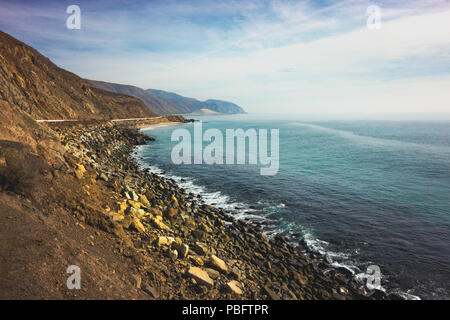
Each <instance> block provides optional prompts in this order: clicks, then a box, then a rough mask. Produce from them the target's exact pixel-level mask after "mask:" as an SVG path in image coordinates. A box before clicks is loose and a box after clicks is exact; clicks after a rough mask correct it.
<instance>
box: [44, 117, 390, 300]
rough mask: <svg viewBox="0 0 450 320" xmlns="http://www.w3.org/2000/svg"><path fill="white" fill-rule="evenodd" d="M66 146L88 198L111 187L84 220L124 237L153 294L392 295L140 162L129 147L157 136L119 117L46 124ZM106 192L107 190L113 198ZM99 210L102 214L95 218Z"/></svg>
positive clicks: (140, 279) (76, 206)
mask: <svg viewBox="0 0 450 320" xmlns="http://www.w3.org/2000/svg"><path fill="white" fill-rule="evenodd" d="M49 126H50V127H51V129H53V130H54V131H55V132H57V134H58V135H59V137H60V139H61V144H62V145H63V146H64V147H65V150H66V152H65V155H64V158H65V161H66V163H67V164H69V166H70V168H68V169H67V172H68V173H69V174H71V175H73V176H74V178H75V179H76V180H78V182H79V183H80V185H81V186H82V190H83V192H84V194H83V195H81V196H82V197H83V198H85V199H86V200H89V198H90V197H95V196H96V195H95V194H96V193H98V189H99V188H98V184H100V185H101V186H102V188H105V190H107V191H102V192H101V193H100V196H101V194H103V195H105V197H104V199H102V201H103V205H102V208H101V209H100V210H99V209H98V208H96V209H92V208H90V206H89V204H88V201H86V202H85V201H81V202H80V203H72V204H71V205H69V206H71V210H73V211H74V214H75V215H76V216H77V218H78V219H80V220H81V221H83V222H86V223H87V224H89V225H91V226H94V227H96V228H99V229H100V230H101V231H106V232H109V233H112V234H114V235H115V236H117V237H118V239H120V241H119V242H120V243H119V245H118V247H117V250H116V253H117V254H119V255H125V256H127V257H131V258H132V259H133V261H134V263H135V264H136V265H137V266H138V270H139V272H138V273H137V274H134V275H133V279H135V285H136V287H137V288H138V289H141V290H143V291H144V292H145V293H146V294H147V295H148V298H149V299H277V300H278V299H294V300H297V299H335V300H351V299H395V298H397V297H395V296H392V295H390V296H388V295H386V294H385V293H384V292H382V291H379V290H375V291H372V292H368V291H367V290H365V288H364V287H363V286H362V285H361V284H360V283H358V282H356V281H355V280H353V279H352V278H351V275H348V274H345V272H342V270H337V269H334V268H332V266H331V265H329V264H328V263H327V262H326V261H325V260H324V259H320V258H319V257H317V256H316V257H315V259H311V257H310V256H309V254H308V253H307V252H306V250H305V248H304V247H303V246H302V245H298V246H294V245H293V244H292V243H291V242H290V241H288V239H287V238H286V237H284V236H283V235H277V236H275V237H273V238H271V239H268V238H267V237H266V236H264V235H263V233H262V232H261V231H262V230H261V228H260V227H258V226H254V225H250V224H247V223H245V222H242V221H237V220H235V219H234V218H233V217H232V216H231V215H229V214H227V213H226V212H225V211H224V210H222V209H218V208H215V207H212V206H209V205H206V204H204V203H202V199H201V197H200V196H196V195H194V194H192V193H190V194H189V193H186V191H185V190H184V189H182V188H180V187H179V186H177V184H176V183H175V181H173V180H170V179H166V178H163V177H160V176H158V175H156V174H154V173H151V172H149V170H147V169H142V168H141V167H140V166H139V164H138V163H137V162H136V161H135V160H134V158H133V156H132V153H133V150H134V149H135V146H136V145H142V144H145V143H147V142H148V141H150V140H152V138H150V137H148V136H145V135H143V134H141V133H139V131H138V130H137V129H136V128H134V129H132V128H129V127H125V126H118V125H114V124H112V123H92V124H84V125H81V124H79V125H72V124H68V123H60V124H49ZM106 192H107V194H108V197H106ZM95 215H99V216H101V217H95Z"/></svg>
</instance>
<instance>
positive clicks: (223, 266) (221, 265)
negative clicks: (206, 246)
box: [209, 255, 228, 273]
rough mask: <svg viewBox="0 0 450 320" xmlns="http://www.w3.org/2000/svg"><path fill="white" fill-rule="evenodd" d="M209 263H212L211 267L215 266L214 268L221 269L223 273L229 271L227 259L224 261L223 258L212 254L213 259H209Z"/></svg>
mask: <svg viewBox="0 0 450 320" xmlns="http://www.w3.org/2000/svg"><path fill="white" fill-rule="evenodd" d="M209 264H210V265H211V267H213V268H214V269H216V270H218V271H221V272H223V273H227V272H228V267H227V265H226V263H225V261H223V260H222V259H220V258H218V257H217V256H215V255H212V256H211V259H210V260H209Z"/></svg>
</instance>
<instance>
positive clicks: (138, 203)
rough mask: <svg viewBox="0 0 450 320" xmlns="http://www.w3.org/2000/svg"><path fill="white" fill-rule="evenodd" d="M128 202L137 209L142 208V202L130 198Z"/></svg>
mask: <svg viewBox="0 0 450 320" xmlns="http://www.w3.org/2000/svg"><path fill="white" fill-rule="evenodd" d="M128 203H129V204H130V206H132V207H133V208H135V209H140V208H141V207H142V203H140V202H138V201H134V200H128Z"/></svg>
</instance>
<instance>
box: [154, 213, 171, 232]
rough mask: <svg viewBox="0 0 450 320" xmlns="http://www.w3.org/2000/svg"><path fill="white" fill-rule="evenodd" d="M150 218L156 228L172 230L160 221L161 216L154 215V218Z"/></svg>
mask: <svg viewBox="0 0 450 320" xmlns="http://www.w3.org/2000/svg"><path fill="white" fill-rule="evenodd" d="M150 220H151V221H152V223H153V225H154V226H155V227H157V228H158V229H160V230H164V231H170V232H172V230H171V229H170V228H169V227H168V226H167V225H166V224H165V223H164V222H162V220H161V216H156V217H154V218H153V217H151V218H150Z"/></svg>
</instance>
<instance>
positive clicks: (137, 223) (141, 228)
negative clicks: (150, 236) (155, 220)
mask: <svg viewBox="0 0 450 320" xmlns="http://www.w3.org/2000/svg"><path fill="white" fill-rule="evenodd" d="M131 226H132V227H133V228H134V229H136V230H137V231H139V232H140V233H145V227H144V225H143V224H142V223H141V221H139V219H138V218H134V219H133V220H132V221H131Z"/></svg>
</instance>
